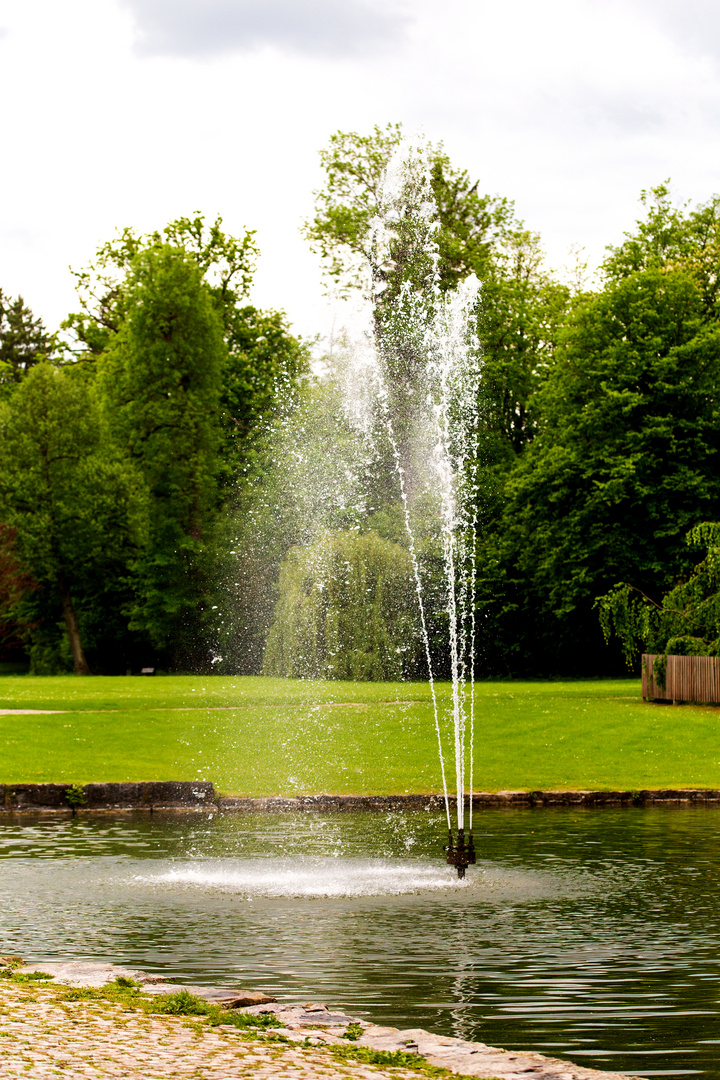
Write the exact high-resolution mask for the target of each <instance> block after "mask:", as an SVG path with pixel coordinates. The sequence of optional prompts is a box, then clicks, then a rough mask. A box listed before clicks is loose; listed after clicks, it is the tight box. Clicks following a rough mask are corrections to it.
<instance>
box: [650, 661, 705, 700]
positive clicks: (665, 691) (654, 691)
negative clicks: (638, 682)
mask: <svg viewBox="0 0 720 1080" xmlns="http://www.w3.org/2000/svg"><path fill="white" fill-rule="evenodd" d="M656 659H657V654H655V653H645V655H644V656H643V658H642V696H643V701H689V702H690V701H692V702H718V703H720V656H668V657H666V666H665V683H664V685H662V686H661V685H660V683H659V681H658V679H657V678H656V675H655V669H654V665H655V660H656Z"/></svg>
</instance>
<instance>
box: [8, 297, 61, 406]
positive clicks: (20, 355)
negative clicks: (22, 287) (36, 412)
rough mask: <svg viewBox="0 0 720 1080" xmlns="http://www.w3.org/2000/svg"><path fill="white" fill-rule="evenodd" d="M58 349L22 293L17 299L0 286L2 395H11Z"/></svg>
mask: <svg viewBox="0 0 720 1080" xmlns="http://www.w3.org/2000/svg"><path fill="white" fill-rule="evenodd" d="M54 349H55V342H54V340H53V338H52V337H51V336H50V335H49V334H48V333H47V331H46V330H45V327H44V326H43V324H42V320H41V319H36V318H35V316H34V315H33V313H32V311H31V310H30V308H29V307H28V306H27V305H26V303H25V301H24V300H23V298H22V296H17V297H16V298H15V299H13V298H12V297H11V296H6V295H5V294H4V293H3V292H2V290H1V289H0V396H3V397H7V395H8V394H9V393H10V392H11V391H12V390H13V389H14V388H15V387H16V386H17V385H18V383H20V382H21V381H22V379H23V378H24V377H25V376H26V375H27V373H28V371H29V370H30V369H31V368H32V367H34V366H35V364H37V363H39V362H40V361H41V360H45V359H47V358H48V357H50V356H51V355H52V353H53V352H54Z"/></svg>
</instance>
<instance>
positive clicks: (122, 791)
mask: <svg viewBox="0 0 720 1080" xmlns="http://www.w3.org/2000/svg"><path fill="white" fill-rule="evenodd" d="M79 800H80V801H79ZM468 803H469V799H466V805H468ZM653 803H720V790H714V789H706V788H687V789H680V790H674V789H664V790H643V791H495V792H477V793H476V794H475V795H474V796H473V807H475V808H477V809H478V810H481V809H483V808H484V807H496V806H529V807H542V806H592V807H602V806H644V805H648V804H653ZM450 804H451V806H452V807H453V808H454V807H455V799H454V798H453V799H451V800H450ZM442 808H443V799H442V796H441V795H308V796H299V797H297V798H287V799H286V798H277V797H272V798H264V799H245V798H240V797H236V796H220V795H218V794H217V793H216V792H215V789H214V787H213V785H212V784H211V783H208V782H206V781H200V780H198V781H177V780H156V781H146V782H138V783H126V784H84V785H82V787H79V788H72V787H71V785H69V784H0V813H2V812H3V811H4V812H5V813H19V812H32V811H36V812H38V811H42V812H45V811H55V812H65V813H71V812H79V813H87V812H93V811H111V810H148V811H154V810H212V811H215V812H217V811H218V810H220V811H224V812H226V813H258V812H265V813H267V812H277V813H299V812H316V813H322V812H327V813H329V812H334V811H354V810H375V811H388V810H441V809H442Z"/></svg>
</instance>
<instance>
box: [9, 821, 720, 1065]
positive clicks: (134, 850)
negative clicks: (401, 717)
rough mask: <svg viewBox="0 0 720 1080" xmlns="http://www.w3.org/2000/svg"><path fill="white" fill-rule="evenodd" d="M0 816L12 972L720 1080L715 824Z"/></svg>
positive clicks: (718, 833) (718, 832)
mask: <svg viewBox="0 0 720 1080" xmlns="http://www.w3.org/2000/svg"><path fill="white" fill-rule="evenodd" d="M475 824H476V829H475V836H476V847H477V849H478V858H479V861H478V865H477V866H476V867H473V868H470V870H469V871H468V877H467V879H466V881H465V882H464V883H459V882H458V881H457V880H456V879H455V878H454V871H453V870H452V869H451V868H449V867H446V866H445V865H444V863H443V861H442V856H441V853H440V845H441V844H442V841H443V820H442V818H439V817H438V816H436V815H434V814H432V815H430V814H424V813H407V814H388V815H382V814H372V813H367V814H344V813H338V814H329V815H317V814H310V813H308V814H304V815H284V814H272V815H270V814H268V815H260V814H252V815H227V816H215V817H212V818H210V817H206V816H204V815H203V816H201V815H192V816H177V817H160V816H158V815H154V816H152V817H150V816H141V815H124V816H122V817H117V818H107V817H103V818H98V817H90V816H87V817H82V816H79V817H77V818H74V819H62V820H60V819H53V818H44V819H43V818H32V819H31V818H28V817H14V818H12V817H4V818H3V817H0V859H1V860H2V862H1V863H0V953H16V954H19V955H21V956H24V957H26V958H28V959H29V958H32V959H37V960H57V959H74V960H82V959H93V960H107V961H113V962H115V963H119V964H127V965H130V966H138V967H144V968H147V969H149V970H151V971H154V972H158V973H163V974H167V975H172V976H180V977H183V978H184V979H187V980H188V981H193V982H196V983H208V984H216V985H224V986H229V987H240V986H242V987H250V988H257V989H262V990H264V991H266V992H268V993H272V994H274V995H276V996H277V997H278V998H281V999H286V1000H296V1001H297V1000H300V1001H311V1000H314V1001H323V1002H326V1003H327V1004H329V1005H331V1006H336V1007H342V1008H345V1009H347V1010H349V1011H350V1012H354V1013H356V1014H357V1015H360V1016H363V1017H365V1018H367V1019H370V1020H374V1021H376V1022H378V1023H384V1024H391V1025H394V1026H397V1027H424V1028H428V1029H430V1030H432V1031H436V1032H441V1033H445V1034H453V1035H458V1036H461V1037H463V1038H472V1039H480V1040H482V1041H484V1042H487V1043H490V1044H493V1045H496V1046H504V1047H507V1048H523V1049H534V1050H538V1051H540V1052H542V1053H546V1054H551V1055H554V1056H559V1057H567V1058H569V1059H570V1060H573V1061H576V1062H578V1063H579V1064H582V1065H588V1066H594V1067H596V1068H601V1069H611V1070H614V1071H618V1072H622V1071H624V1072H629V1073H634V1074H639V1075H641V1076H686V1075H693V1074H702V1075H703V1076H704V1077H708V1078H715V1080H720V1022H719V1021H720V1000H719V998H720V890H719V888H718V885H719V883H720V868H719V860H718V856H719V855H720V809H715V808H708V807H687V808H678V807H674V808H673V807H668V806H663V807H652V808H633V809H617V810H612V809H604V810H580V809H577V810H568V809H557V810H555V809H542V810H529V809H518V810H483V811H481V813H480V814H479V815H478V816H477V817H476V822H475Z"/></svg>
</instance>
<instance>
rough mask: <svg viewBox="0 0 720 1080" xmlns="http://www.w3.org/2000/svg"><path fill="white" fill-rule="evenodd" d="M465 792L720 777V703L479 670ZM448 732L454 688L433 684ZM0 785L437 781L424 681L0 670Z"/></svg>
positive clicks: (409, 787)
mask: <svg viewBox="0 0 720 1080" xmlns="http://www.w3.org/2000/svg"><path fill="white" fill-rule="evenodd" d="M476 694H477V708H476V753H475V788H476V790H486V791H497V790H503V789H509V788H510V789H513V788H514V789H533V788H536V789H537V788H556V789H563V788H564V789H569V788H596V789H603V788H629V789H637V788H644V787H720V713H719V712H718V710H717V709H712V708H708V707H701V706H676V707H673V706H661V705H652V704H644V703H643V702H642V700H641V698H640V683H639V681H638V680H633V679H625V680H614V681H611V680H606V681H577V682H497V683H491V682H488V683H480V684H478V686H477V688H476ZM438 696H439V700H440V706H441V711H442V713H443V717H444V719H443V727H444V731H445V732H446V744H448V745H449V740H448V738H447V719H446V717H447V709H448V706H449V701H450V693H449V687H448V686H447V685H446V684H441V685H440V686H439V687H438ZM0 708H3V709H58V710H66V711H64V712H58V713H56V714H54V715H45V716H43V715H34V716H33V715H30V716H0V783H20V782H23V781H26V782H30V781H43V780H51V781H56V782H61V783H68V784H74V783H87V782H88V781H92V780H96V781H101V780H154V779H163V780H196V779H207V780H212V781H213V782H214V783H215V786H216V788H217V789H218V790H220V791H221V792H223V793H226V794H243V795H297V794H317V793H320V792H328V793H336V794H379V795H380V794H395V793H403V792H421V793H422V792H432V791H438V790H439V789H440V776H439V770H438V765H437V742H436V736H435V729H434V723H433V714H432V706H431V701H430V693H429V690H428V687H427V685H426V684H424V683H345V682H303V681H296V680H289V679H287V680H286V679H264V678H259V677H258V678H226V677H219V676H204V677H203V676H190V675H187V676H165V677H156V678H138V677H136V678H125V677H117V678H112V677H94V678H76V677H74V676H66V677H59V678H33V677H30V676H23V675H19V676H18V675H8V676H4V677H3V678H1V679H0Z"/></svg>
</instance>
